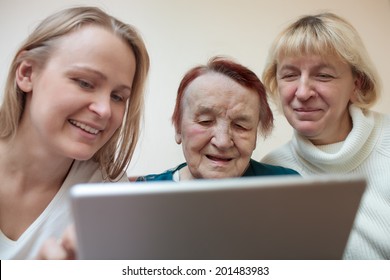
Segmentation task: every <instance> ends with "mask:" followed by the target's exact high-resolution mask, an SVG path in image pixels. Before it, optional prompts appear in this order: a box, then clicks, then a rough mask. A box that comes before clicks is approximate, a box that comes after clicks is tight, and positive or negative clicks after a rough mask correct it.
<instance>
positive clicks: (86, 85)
mask: <svg viewBox="0 0 390 280" xmlns="http://www.w3.org/2000/svg"><path fill="white" fill-rule="evenodd" d="M74 80H75V81H76V83H77V84H78V85H79V87H81V88H83V89H88V90H91V89H93V88H94V86H93V84H92V83H90V82H88V81H86V80H83V79H74Z"/></svg>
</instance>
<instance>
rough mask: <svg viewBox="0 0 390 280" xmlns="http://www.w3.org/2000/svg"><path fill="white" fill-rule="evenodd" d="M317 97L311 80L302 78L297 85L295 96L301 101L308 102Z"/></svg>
mask: <svg viewBox="0 0 390 280" xmlns="http://www.w3.org/2000/svg"><path fill="white" fill-rule="evenodd" d="M315 95H316V92H315V90H314V88H313V86H312V84H311V82H310V80H309V79H308V78H306V77H301V79H300V80H299V82H298V85H297V89H296V92H295V96H296V97H297V98H298V99H299V100H301V101H306V100H308V99H310V98H311V97H313V96H315Z"/></svg>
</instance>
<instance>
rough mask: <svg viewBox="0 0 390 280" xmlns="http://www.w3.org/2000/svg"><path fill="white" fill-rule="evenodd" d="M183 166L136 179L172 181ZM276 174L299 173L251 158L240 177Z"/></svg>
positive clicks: (185, 164) (183, 164) (184, 164)
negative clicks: (174, 174)
mask: <svg viewBox="0 0 390 280" xmlns="http://www.w3.org/2000/svg"><path fill="white" fill-rule="evenodd" d="M185 166H187V163H185V162H184V163H182V164H180V165H179V166H177V167H175V168H172V169H169V170H167V171H165V172H163V173H160V174H150V175H146V176H141V177H139V178H138V179H137V181H173V173H175V172H176V171H178V170H180V169H182V168H183V167H185ZM277 175H299V173H298V172H296V171H295V170H293V169H290V168H285V167H282V166H276V165H270V164H265V163H261V162H258V161H255V160H253V159H251V160H250V161H249V166H248V168H247V170H246V171H245V173H244V174H243V175H242V176H241V177H250V176H277Z"/></svg>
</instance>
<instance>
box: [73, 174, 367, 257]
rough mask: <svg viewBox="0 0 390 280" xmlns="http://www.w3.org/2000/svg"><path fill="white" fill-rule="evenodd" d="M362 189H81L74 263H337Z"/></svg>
mask: <svg viewBox="0 0 390 280" xmlns="http://www.w3.org/2000/svg"><path fill="white" fill-rule="evenodd" d="M365 186H366V182H365V180H364V179H363V178H359V177H350V176H314V177H305V178H303V177H300V176H270V177H250V178H235V179H216V180H192V181H185V182H180V183H175V182H171V181H161V182H137V183H109V184H107V183H105V184H81V185H76V186H74V187H73V188H72V189H71V192H70V195H71V203H72V211H73V215H74V221H75V228H76V234H77V241H78V250H79V258H81V259H138V260H146V259H156V260H163V259H169V260H176V259H177V260H199V259H221V260H222V259H288V260H289V259H340V258H341V257H342V255H343V251H344V248H345V245H346V243H347V240H348V236H349V233H350V231H351V228H352V225H353V222H354V219H355V215H356V212H357V209H358V207H359V203H360V200H361V197H362V194H363V192H364V189H365Z"/></svg>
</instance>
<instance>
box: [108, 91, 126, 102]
mask: <svg viewBox="0 0 390 280" xmlns="http://www.w3.org/2000/svg"><path fill="white" fill-rule="evenodd" d="M111 99H112V100H113V101H115V102H122V101H124V100H125V98H124V97H123V96H122V95H120V94H118V93H112V94H111Z"/></svg>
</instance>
